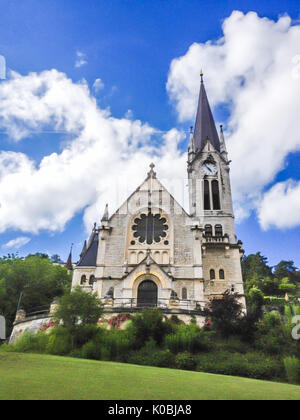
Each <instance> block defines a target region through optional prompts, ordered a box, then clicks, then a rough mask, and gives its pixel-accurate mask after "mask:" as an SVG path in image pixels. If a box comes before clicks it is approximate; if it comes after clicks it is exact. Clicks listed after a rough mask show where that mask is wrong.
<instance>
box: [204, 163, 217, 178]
mask: <svg viewBox="0 0 300 420" xmlns="http://www.w3.org/2000/svg"><path fill="white" fill-rule="evenodd" d="M217 170H218V169H217V165H216V164H215V163H212V162H204V163H203V165H202V166H201V172H202V173H203V174H204V175H215V174H216V173H217Z"/></svg>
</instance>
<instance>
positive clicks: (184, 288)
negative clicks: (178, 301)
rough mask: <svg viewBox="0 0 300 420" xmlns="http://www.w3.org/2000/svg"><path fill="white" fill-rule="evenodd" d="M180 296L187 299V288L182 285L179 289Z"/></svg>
mask: <svg viewBox="0 0 300 420" xmlns="http://www.w3.org/2000/svg"><path fill="white" fill-rule="evenodd" d="M181 297H182V299H183V300H187V288H186V287H183V288H182V291H181Z"/></svg>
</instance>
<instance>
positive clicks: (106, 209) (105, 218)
mask: <svg viewBox="0 0 300 420" xmlns="http://www.w3.org/2000/svg"><path fill="white" fill-rule="evenodd" d="M107 221H108V204H106V206H105V210H104V214H103V217H102V219H101V222H107Z"/></svg>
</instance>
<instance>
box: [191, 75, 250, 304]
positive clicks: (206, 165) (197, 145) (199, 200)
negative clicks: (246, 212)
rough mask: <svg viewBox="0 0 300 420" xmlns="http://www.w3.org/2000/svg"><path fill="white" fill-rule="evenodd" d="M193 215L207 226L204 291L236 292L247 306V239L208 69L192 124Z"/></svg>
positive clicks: (203, 257)
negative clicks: (237, 219) (238, 220)
mask: <svg viewBox="0 0 300 420" xmlns="http://www.w3.org/2000/svg"><path fill="white" fill-rule="evenodd" d="M187 171H188V179H189V204H190V215H191V217H192V218H193V221H194V224H196V225H198V226H199V227H201V229H202V230H203V234H202V240H201V252H202V262H203V280H204V294H205V296H206V297H207V298H209V297H212V296H213V295H220V294H222V293H224V291H225V290H231V291H232V292H237V293H239V294H240V296H241V301H242V302H243V304H244V303H245V300H244V297H243V296H244V290H243V280H242V272H241V261H240V259H241V256H242V255H243V250H242V243H241V242H240V241H239V242H238V241H237V238H236V234H235V225H234V214H233V206H232V195H231V186H230V161H229V160H228V154H227V150H226V145H225V140H224V133H223V128H222V126H221V127H220V132H219V134H218V132H217V129H216V125H215V121H214V118H213V115H212V112H211V109H210V105H209V101H208V98H207V94H206V90H205V86H204V82H203V73H202V72H201V83H200V93H199V101H198V108H197V114H196V123H195V129H194V130H193V129H192V128H191V132H190V143H189V149H188V163H187Z"/></svg>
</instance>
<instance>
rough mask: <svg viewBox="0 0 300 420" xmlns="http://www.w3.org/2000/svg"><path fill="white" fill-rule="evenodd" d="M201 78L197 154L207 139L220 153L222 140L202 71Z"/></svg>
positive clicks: (195, 138)
mask: <svg viewBox="0 0 300 420" xmlns="http://www.w3.org/2000/svg"><path fill="white" fill-rule="evenodd" d="M200 77H201V83H200V93H199V101H198V109H197V116H196V124H195V130H194V147H195V152H199V151H201V150H202V149H203V147H204V145H205V143H206V141H207V139H209V140H210V142H211V144H212V145H213V146H214V148H215V149H216V150H218V151H220V140H219V136H218V132H217V129H216V125H215V121H214V117H213V115H212V112H211V109H210V106H209V102H208V99H207V95H206V90H205V86H204V81H203V72H202V70H201V73H200Z"/></svg>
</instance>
